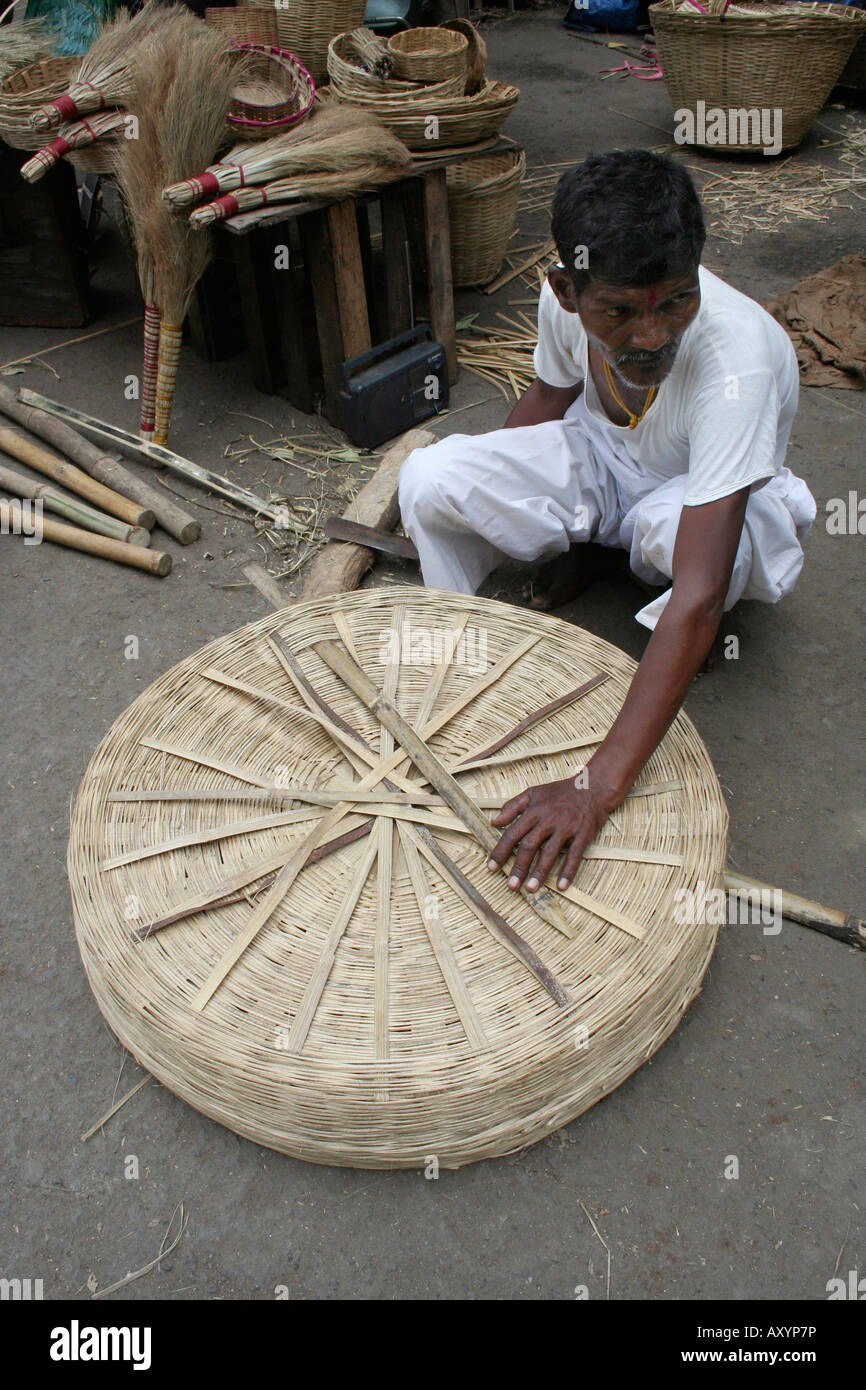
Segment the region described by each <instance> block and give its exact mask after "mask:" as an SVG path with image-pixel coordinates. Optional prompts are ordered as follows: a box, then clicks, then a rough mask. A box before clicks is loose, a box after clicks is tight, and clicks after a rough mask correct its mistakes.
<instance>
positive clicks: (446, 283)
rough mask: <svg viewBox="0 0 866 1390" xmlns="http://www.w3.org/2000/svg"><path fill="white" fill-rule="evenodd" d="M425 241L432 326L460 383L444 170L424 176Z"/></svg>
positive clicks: (451, 374)
mask: <svg viewBox="0 0 866 1390" xmlns="http://www.w3.org/2000/svg"><path fill="white" fill-rule="evenodd" d="M424 241H425V246H426V251H427V290H428V294H429V297H430V327H431V329H432V330H433V337H434V338H435V339H436V341H437V342H438V343H441V344H442V346H443V347H444V349H445V356H446V358H447V360H448V380H449V381H450V382H451V385H452V386H453V385H454V383H455V381H456V380H457V375H458V367H457V328H456V325H455V322H454V285H453V282H452V278H451V235H450V230H449V223H448V190H447V184H446V178H445V170H444V169H430V170H429V171H428V172H427V173H426V174H425V175H424Z"/></svg>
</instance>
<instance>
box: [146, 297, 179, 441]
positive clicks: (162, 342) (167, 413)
mask: <svg viewBox="0 0 866 1390" xmlns="http://www.w3.org/2000/svg"><path fill="white" fill-rule="evenodd" d="M182 337H183V324H180V323H166V322H165V320H164V319H163V321H162V323H160V325H159V370H158V372H157V377H156V411H155V414H154V431H153V442H154V444H166V443H167V442H168V427H169V424H170V422H171V407H172V404H173V403H174V387H175V382H176V381H177V364H178V362H179V360H180V344H181V339H182Z"/></svg>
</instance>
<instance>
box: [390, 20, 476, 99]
mask: <svg viewBox="0 0 866 1390" xmlns="http://www.w3.org/2000/svg"><path fill="white" fill-rule="evenodd" d="M388 48H389V50H390V52H391V53H392V54H393V55H394V76H395V77H399V78H402V80H403V81H404V82H444V80H445V79H446V78H447V77H458V76H459V77H462V78H463V80H464V84H465V81H466V75H467V72H468V68H469V40H468V39H467V37H466V35H465V34H458V33H456V32H455V31H454V30H453V29H406V30H404V31H403V32H402V33H399V34H392V36H391V38H390V39H389V40H388ZM464 90H465V86H464Z"/></svg>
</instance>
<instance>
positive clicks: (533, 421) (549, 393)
mask: <svg viewBox="0 0 866 1390" xmlns="http://www.w3.org/2000/svg"><path fill="white" fill-rule="evenodd" d="M582 390H583V382H582V381H579V382H578V383H577V385H576V386H548V384H547V382H546V381H542V380H541V379H540V377H536V378H535V380H534V381H533V383H532V385H531V386H528V387H527V388H526V390H525V391H524V393H523V395H522V396H521V397H520V400H519V401H518V402H517V404H516V405H515V406H514V408H513V410H512V411H511V414H510V415H509V417H508V419H507V420H506V421H505V428H506V429H515V428H517V427H518V426H520V425H543V424H545V423H546V421H548V420H561V419H562V417H563V415H564V414H565V412H566V411H567V410H568V407H569V406H570V405H571V404H573V402H574V401H576V400H577V398H578V396H579V395H580V393H581V391H582Z"/></svg>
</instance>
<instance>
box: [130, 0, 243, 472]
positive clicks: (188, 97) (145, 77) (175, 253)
mask: <svg viewBox="0 0 866 1390" xmlns="http://www.w3.org/2000/svg"><path fill="white" fill-rule="evenodd" d="M162 13H163V15H164V16H165V18H164V20H163V22H162V24H161V26H160V29H159V33H158V34H154V35H152V36H151V37H150V38H149V39H148V41H147V42H146V43H144V44H141V45H140V46H139V48H138V50H137V53H136V61H135V68H134V80H133V87H132V92H131V104H132V107H133V109H134V110H135V113H136V116H137V119H138V137H137V139H135V140H124V141H123V142H121V148H120V150H119V152H118V157H117V162H116V170H117V180H118V185H119V187H120V190H121V194H122V196H123V199H124V202H125V205H126V209H127V214H128V217H129V222H130V226H131V230H132V236H133V240H134V242H135V248H136V259H137V268H138V276H139V283H140V285H141V291H142V297H143V299H144V302H145V323H144V363H143V369H142V382H141V435H142V438H143V439H152V440H153V441H154V443H157V444H164V443H165V442H166V440H167V438H168V428H169V421H170V417H171V407H172V402H173V400H174V387H175V380H176V376H177V363H178V357H179V355H180V343H181V330H182V325H183V320H184V317H185V316H186V311H187V309H188V307H189V302H190V299H191V297H192V293H193V290H194V289H195V286H196V284H197V283H198V281H199V279H200V277H201V275H202V274H203V272H204V269H205V266H206V265H207V262H208V259H209V255H210V243H209V241H208V240H207V239H205V238H200V237H197V236H195V235H193V234H192V233H191V231H190V228H189V226H188V224H187V223H186V221H184V220H183V219H182V218H180V217H177V216H176V215H175V214H174V213H173V212H172V210H171V207H170V206H169V204H168V203H166V202H165V200H164V199H163V197H162V189H163V188H164V186H165V185H166V184H167V183H173V182H177V181H178V180H180V179H182V178H186V177H188V176H189V175H190V174H192V173H193V172H194V171H195V170H197V169H201V168H202V167H203V166H204V165H206V164H208V163H210V162H211V161H212V160H213V159H214V157H215V156H216V155H217V154H218V152H219V150H220V148H221V146H222V145H223V144H224V143H225V139H226V129H227V127H226V112H227V110H228V107H229V102H230V100H231V92H232V87H233V85H234V83H235V81H236V80H237V62H236V60H233V59H232V58H231V57H230V56H229V54H228V53H227V52H226V50H225V48H224V41H223V38H222V37H221V35H220V34H219V31H218V30H215V29H209V28H207V27H206V26H205V25H204V24H202V23H201V21H200V20H199V19H197V18H196V17H195V16H194V15H193V14H192V13H191V12H190V11H189V10H187V9H185V8H184V7H182V6H173V7H171V8H170V9H164V10H163V12H162Z"/></svg>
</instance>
